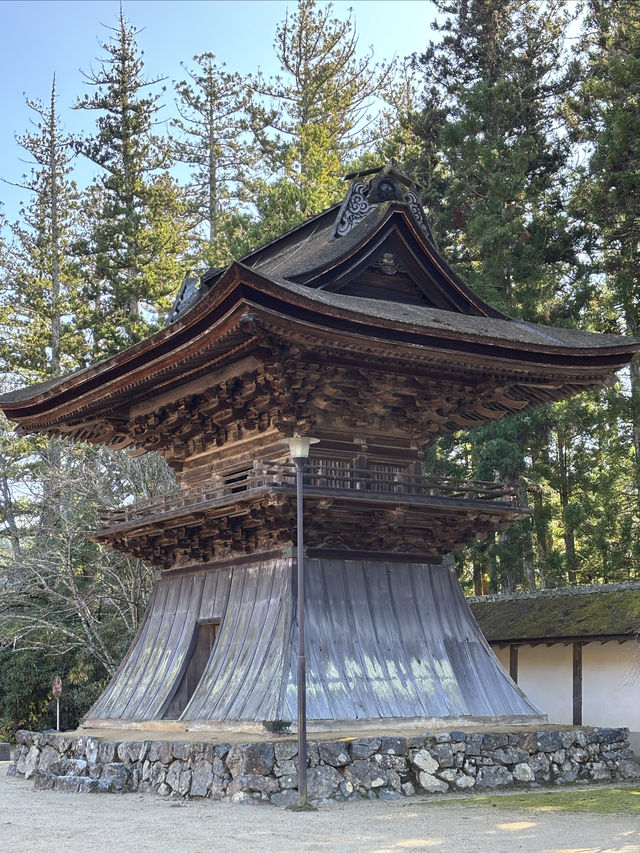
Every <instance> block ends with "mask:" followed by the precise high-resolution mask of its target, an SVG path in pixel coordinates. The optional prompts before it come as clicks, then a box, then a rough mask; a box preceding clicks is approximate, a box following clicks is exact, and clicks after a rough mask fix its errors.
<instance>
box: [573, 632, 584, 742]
mask: <svg viewBox="0 0 640 853" xmlns="http://www.w3.org/2000/svg"><path fill="white" fill-rule="evenodd" d="M573 725H574V726H581V725H582V643H574V644H573Z"/></svg>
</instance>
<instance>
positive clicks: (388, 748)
mask: <svg viewBox="0 0 640 853" xmlns="http://www.w3.org/2000/svg"><path fill="white" fill-rule="evenodd" d="M376 752H381V753H383V754H387V755H406V754H407V739H406V738H404V737H381V738H380V746H379V747H378V749H377V750H376Z"/></svg>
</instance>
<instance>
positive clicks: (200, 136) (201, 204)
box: [172, 53, 249, 266]
mask: <svg viewBox="0 0 640 853" xmlns="http://www.w3.org/2000/svg"><path fill="white" fill-rule="evenodd" d="M194 62H195V63H196V67H195V68H193V69H189V68H188V67H187V66H186V65H183V68H184V69H185V71H186V72H187V75H188V79H186V80H182V81H181V82H179V83H176V94H177V96H178V101H177V108H178V113H179V115H178V117H177V118H176V119H174V120H173V122H172V125H173V127H174V128H176V129H177V130H178V131H179V132H180V135H179V136H178V138H177V139H176V140H175V141H174V144H173V155H174V157H175V159H176V160H177V161H178V162H181V163H186V164H187V165H188V166H190V168H191V180H190V182H189V186H188V188H187V193H188V200H189V201H188V203H189V209H190V211H191V212H192V214H193V218H194V226H195V227H196V228H197V229H198V230H199V232H200V233H201V235H202V236H201V237H200V239H199V241H198V242H199V243H200V244H201V246H202V251H203V254H204V257H205V260H206V261H207V262H208V263H209V264H210V265H211V266H217V265H219V264H221V263H227V262H229V261H230V260H231V258H232V253H233V247H234V239H233V238H234V234H233V228H234V223H235V222H236V220H237V218H238V216H239V215H241V214H240V213H239V212H238V207H237V202H238V199H239V198H240V196H241V195H242V188H243V185H244V183H245V182H246V179H247V170H248V168H249V151H248V146H247V143H246V139H245V137H246V131H247V121H246V115H245V111H246V107H247V95H246V83H245V81H243V79H242V77H241V76H240V75H239V74H238V73H236V72H233V73H232V72H229V71H226V70H225V67H224V63H223V64H222V65H220V66H219V65H218V64H216V59H215V56H214V55H213V54H212V53H204V54H201V55H200V56H195V57H194Z"/></svg>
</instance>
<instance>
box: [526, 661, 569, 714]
mask: <svg viewBox="0 0 640 853" xmlns="http://www.w3.org/2000/svg"><path fill="white" fill-rule="evenodd" d="M518 684H519V685H520V687H521V688H522V690H524V692H525V693H526V695H527V696H528V697H529V698H530V699H532V700H533V701H534V702H535V703H536V705H538V707H540V708H541V709H542V710H543V711H544V713H545V714H547V716H548V717H549V722H550V723H558V724H559V725H571V723H572V722H573V648H572V646H570V645H569V646H564V645H561V644H556V645H553V646H546V645H544V644H541V645H539V646H520V647H519V649H518Z"/></svg>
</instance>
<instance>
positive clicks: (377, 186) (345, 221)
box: [331, 162, 438, 251]
mask: <svg viewBox="0 0 640 853" xmlns="http://www.w3.org/2000/svg"><path fill="white" fill-rule="evenodd" d="M370 176H371V177H370ZM362 178H369V180H367V181H363V180H362ZM345 180H351V186H350V187H349V189H348V191H347V195H346V196H345V199H344V201H343V202H342V204H341V206H340V210H339V211H338V215H337V217H336V221H335V225H334V229H333V233H332V235H331V237H332V239H335V238H337V237H344V236H345V234H348V233H349V232H350V231H351V230H352V229H353V228H355V227H356V225H358V224H359V223H360V222H362V220H363V219H365V218H366V217H367V216H368V215H369V213H371V211H372V210H373V208H374V207H375V206H376V205H378V204H383V203H384V202H387V201H399V202H403V203H404V204H406V205H407V207H408V208H409V210H410V211H411V213H412V214H413V218H414V219H415V221H416V224H417V225H418V226H419V228H420V230H421V231H422V233H423V234H424V235H425V237H426V238H427V241H428V243H429V244H430V245H431V246H432V247H433V248H434V249H435V250H436V251H437V250H438V246H437V243H436V241H435V238H434V236H433V232H432V230H431V226H430V225H429V221H428V220H427V217H426V214H425V212H424V208H423V207H422V202H421V201H420V196H419V194H418V193H419V192H420V189H421V187H420V186H419V184H417V183H416V182H415V181H414V180H412V179H411V178H410V177H408V176H407V175H405V174H403V173H402V172H400V171H398V170H397V169H396V168H395V163H393V162H391V163H387V164H386V165H385V166H377V167H376V168H374V169H365V170H363V171H359V172H350V173H349V174H348V175H346V176H345ZM405 188H406V189H405Z"/></svg>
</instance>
